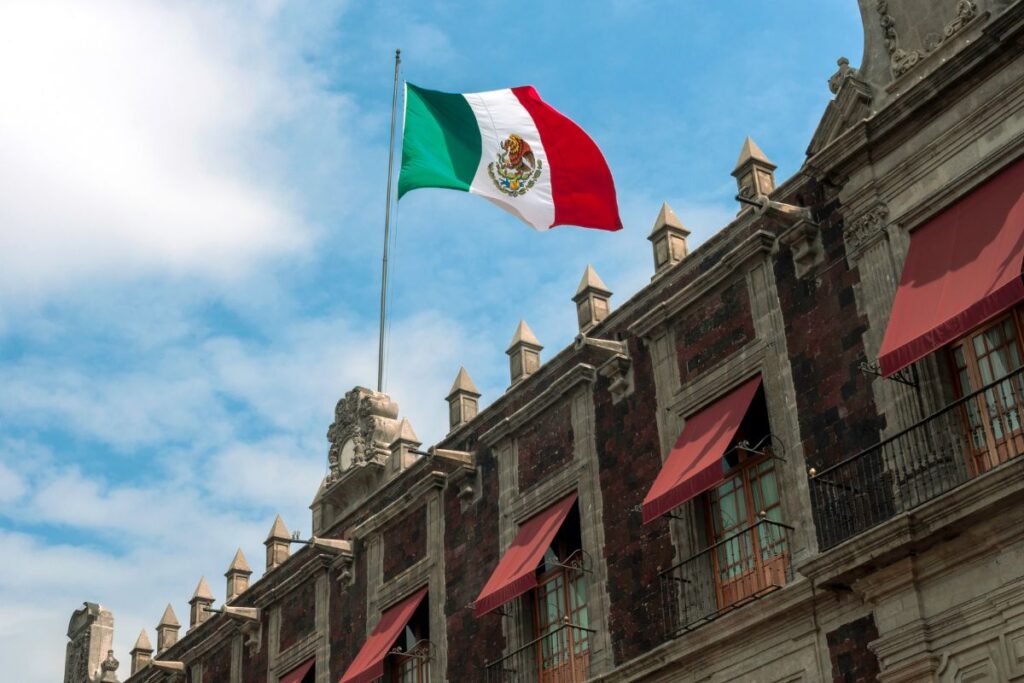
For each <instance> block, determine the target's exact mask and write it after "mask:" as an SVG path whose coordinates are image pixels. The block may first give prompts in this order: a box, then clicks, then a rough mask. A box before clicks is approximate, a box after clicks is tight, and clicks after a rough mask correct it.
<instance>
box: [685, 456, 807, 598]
mask: <svg viewBox="0 0 1024 683" xmlns="http://www.w3.org/2000/svg"><path fill="white" fill-rule="evenodd" d="M733 452H734V453H736V455H737V463H736V464H735V465H734V466H732V467H731V468H730V470H729V472H728V473H727V474H726V476H725V478H724V479H723V481H722V483H721V484H719V485H718V486H716V487H714V488H713V489H711V490H710V491H708V492H707V493H706V494H705V495H704V497H703V498H704V511H705V523H706V533H707V536H708V539H709V540H710V544H709V545H712V546H713V545H715V544H716V543H718V542H719V541H721V540H723V539H727V538H730V537H734V536H735V537H736V538H735V540H734V541H733V542H734V543H736V544H737V546H736V547H737V548H739V551H738V553H737V555H738V556H739V557H740V559H739V561H738V562H736V563H735V564H734V565H733V564H730V565H728V566H727V567H723V566H722V564H721V563H722V550H725V552H726V553H728V552H729V551H728V550H727V549H724V548H719V549H717V550H713V551H712V552H711V563H712V572H713V577H714V584H715V600H716V603H717V604H718V607H719V609H725V608H728V607H730V606H732V605H736V604H739V603H742V602H745V601H746V600H747V599H748V598H752V597H756V595H757V594H758V593H759V592H760V589H762V588H764V587H762V586H760V584H759V581H760V580H764V581H765V583H766V586H767V585H771V586H774V585H776V582H782V583H784V582H785V578H784V577H785V576H786V574H787V572H788V568H789V549H788V548H786V547H785V543H786V540H785V537H784V536H783V537H782V538H781V540H779V539H775V538H766V534H765V533H764V532H763V531H762V532H759V533H754V532H751V531H750V530H751V529H753V528H754V526H755V525H757V524H758V523H759V522H762V521H764V520H768V515H769V514H770V513H771V512H772V511H774V510H778V517H779V518H780V519H778V520H770V521H774V522H776V523H781V521H782V520H781V517H782V511H783V509H784V508H783V505H782V492H781V490H780V488H779V476H778V468H776V467H775V464H774V463H775V458H774V456H773V455H772V453H771V451H770V450H768V451H766V452H765V453H763V454H761V453H751V452H748V451H744V450H741V449H735V450H734V451H733ZM768 462H770V463H772V467H771V468H770V469H768V470H764V471H761V466H762V465H764V464H765V463H768ZM768 472H771V473H772V475H773V477H774V479H775V491H776V496H775V497H776V500H775V502H774V503H772V504H771V505H769V506H765V507H764V508H763V509H758V506H757V505H755V496H754V486H755V485H757V486H760V485H761V484H760V480H761V479H763V478H764V476H765V475H766V474H767V473H768ZM737 481H738V487H737V486H736V483H737ZM727 484H732V485H733V491H732V493H734V494H739V495H740V496H741V498H742V500H743V505H744V508H745V510H744V512H745V514H744V518H743V519H737V520H736V521H735V523H734V524H733V525H730V526H729V527H728V528H727V529H726V528H725V526H724V524H722V525H721V526H722V531H721V532H719V531H718V529H717V527H718V526H719V522H718V520H721V501H720V499H719V497H718V494H719V491H720V490H721V488H722V487H723V486H725V485H727ZM762 498H763V494H762ZM744 532H748V533H749V535H747V534H744ZM738 534H741V535H739V536H737V535H738ZM780 544H781V545H782V550H781V552H775V553H770V554H769V553H767V548H768V547H771V548H776V547H778V546H779V545H780ZM734 566H735V567H738V568H739V573H738V574H737V575H736V576H735V577H733V576H731V575H730V576H729V577H728V579H725V578H723V575H724V574H731V572H732V569H733V567H734ZM751 577H753V581H751V580H750V579H751Z"/></svg>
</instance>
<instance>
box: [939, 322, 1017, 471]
mask: <svg viewBox="0 0 1024 683" xmlns="http://www.w3.org/2000/svg"><path fill="white" fill-rule="evenodd" d="M1020 326H1021V322H1020V313H1019V312H1017V311H1015V312H1013V313H1011V314H1010V315H1008V316H1005V317H1003V318H1000V319H998V320H996V321H995V322H993V323H991V324H989V325H987V326H985V327H983V328H981V329H979V330H975V331H974V332H972V333H971V334H969V335H967V336H966V337H964V338H963V339H961V340H960V341H958V342H956V343H955V344H953V346H952V347H951V361H952V368H953V375H954V379H955V388H956V392H957V394H958V396H961V397H963V396H969V395H971V394H973V393H974V392H978V391H981V390H982V389H984V388H985V387H989V388H988V389H985V390H984V391H983V392H982V393H980V394H978V395H977V396H975V397H973V398H971V399H969V400H967V401H965V402H964V404H963V409H962V417H963V421H964V424H965V426H966V431H967V442H968V445H969V451H970V454H969V457H968V463H967V464H968V467H969V468H970V469H971V472H972V473H973V474H980V473H982V472H986V471H987V470H989V469H991V468H992V467H995V466H996V465H998V464H1000V463H1002V462H1005V461H1006V460H1008V459H1009V458H1010V457H1011V456H1012V454H1014V453H1020V452H1021V451H1022V450H1024V434H1022V430H1021V416H1020V412H1019V406H1020V405H1021V403H1022V397H1021V395H1020V394H1021V384H1020V380H1019V379H1016V378H1007V379H1005V380H1003V381H999V380H1000V379H1002V378H1005V377H1006V376H1007V375H1009V374H1010V373H1012V372H1014V371H1015V370H1018V369H1019V368H1020V367H1021V365H1022V364H1021V357H1022V354H1021V338H1022V335H1021V330H1020Z"/></svg>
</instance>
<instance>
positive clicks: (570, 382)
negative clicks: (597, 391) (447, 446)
mask: <svg viewBox="0 0 1024 683" xmlns="http://www.w3.org/2000/svg"><path fill="white" fill-rule="evenodd" d="M595 379H597V371H596V370H595V369H594V366H593V365H590V364H588V363H577V364H576V365H574V366H573V367H571V368H569V370H567V371H566V372H565V373H564V374H562V375H561V376H559V377H558V378H557V379H555V380H554V381H553V382H552V383H551V384H550V385H549V386H548V387H547V388H545V389H544V390H543V391H542V392H540V393H539V394H537V396H535V397H534V398H533V399H532V400H531V401H530V402H529V403H527V404H526V405H525V406H523V407H522V408H520V409H519V410H517V411H516V412H514V413H512V414H511V415H510V416H508V417H506V418H503V419H502V420H501V421H500V422H498V424H496V425H494V426H493V427H491V428H490V429H488V430H487V431H486V432H484V433H483V434H481V435H480V441H481V442H482V443H484V444H486V445H488V446H493V445H494V444H496V443H497V442H498V441H500V440H501V439H503V438H504V437H506V436H509V435H510V434H512V433H513V432H515V431H516V430H517V429H519V428H520V427H521V426H523V425H524V424H525V423H526V422H527V421H528V420H530V419H531V418H533V417H535V416H537V415H539V414H540V413H541V412H542V411H543V410H544V409H546V408H547V407H548V406H550V405H551V404H552V403H554V402H555V401H557V400H558V399H559V398H561V397H562V396H563V395H565V394H566V393H568V392H569V391H570V390H571V389H572V388H573V387H575V386H576V385H577V384H580V383H582V382H587V383H592V382H594V380H595Z"/></svg>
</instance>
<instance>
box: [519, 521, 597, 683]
mask: <svg viewBox="0 0 1024 683" xmlns="http://www.w3.org/2000/svg"><path fill="white" fill-rule="evenodd" d="M580 546H581V543H580V515H579V509H578V507H577V506H575V505H574V506H573V509H572V511H570V513H569V516H568V517H567V518H566V520H565V522H564V523H563V524H562V528H561V529H560V530H559V532H558V533H557V534H556V535H555V540H554V541H553V542H552V543H551V547H549V548H548V549H547V551H546V552H545V553H544V559H543V560H542V561H541V563H540V566H539V567H538V569H537V588H535V589H534V590H533V595H532V607H533V627H534V638H535V642H536V653H535V657H536V662H537V668H538V680H539V681H541V683H547V682H554V681H568V680H580V681H582V680H585V679H586V677H587V669H588V667H589V664H590V638H589V636H590V631H589V630H587V629H588V628H589V626H590V623H589V618H588V614H587V583H586V573H585V572H584V570H583V551H582V550H581V549H580ZM573 670H575V678H573V675H574V674H573Z"/></svg>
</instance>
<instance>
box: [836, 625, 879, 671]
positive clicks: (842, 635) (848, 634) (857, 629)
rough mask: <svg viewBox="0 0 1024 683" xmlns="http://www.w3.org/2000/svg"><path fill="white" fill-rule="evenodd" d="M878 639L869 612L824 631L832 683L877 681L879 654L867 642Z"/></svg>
mask: <svg viewBox="0 0 1024 683" xmlns="http://www.w3.org/2000/svg"><path fill="white" fill-rule="evenodd" d="M877 638H878V629H877V628H876V627H875V619H874V617H873V616H872V615H870V614H869V615H868V616H866V617H862V618H860V619H858V620H856V621H851V622H850V623H849V624H843V625H842V626H840V627H839V628H837V629H836V630H835V631H830V632H829V633H827V634H825V639H826V641H827V642H828V658H829V659H830V660H831V661H832V683H872V682H873V681H877V680H878V672H879V666H878V657H876V656H875V653H874V652H872V651H871V650H870V649H869V648H868V643H870V642H871V641H872V640H875V639H877Z"/></svg>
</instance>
